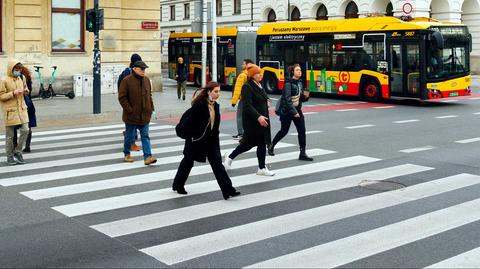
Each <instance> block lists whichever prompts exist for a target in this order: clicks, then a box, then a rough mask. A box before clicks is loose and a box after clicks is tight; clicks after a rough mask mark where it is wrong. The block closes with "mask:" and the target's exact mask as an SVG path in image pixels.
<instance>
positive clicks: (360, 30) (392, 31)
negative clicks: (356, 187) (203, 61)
mask: <svg viewBox="0 0 480 269" xmlns="http://www.w3.org/2000/svg"><path fill="white" fill-rule="evenodd" d="M229 29H230V35H228V36H227V35H223V36H221V35H220V34H219V40H222V39H223V40H222V41H223V42H226V44H227V47H226V48H227V53H226V54H224V53H219V54H218V55H219V57H218V62H219V63H223V65H220V64H219V65H218V70H219V71H218V73H219V76H220V74H222V75H223V77H222V79H218V81H220V82H222V83H225V84H227V85H231V82H232V81H234V79H235V77H236V74H237V73H238V72H239V65H241V61H242V60H243V59H244V58H251V59H252V60H254V61H255V62H256V63H257V64H258V65H259V66H260V67H261V68H262V72H263V74H264V81H263V83H264V86H265V89H266V90H267V92H269V93H275V92H277V91H281V90H282V89H283V86H284V83H285V78H286V77H288V74H286V70H287V68H288V66H290V65H292V64H295V63H298V64H300V65H301V66H302V69H303V70H304V72H303V80H304V81H306V86H307V88H308V90H309V91H312V92H320V93H325V94H333V95H351V96H359V97H361V98H363V99H366V100H368V101H378V100H380V99H389V98H397V97H398V98H416V99H422V100H427V99H436V98H444V97H453V96H464V95H469V94H470V52H471V49H472V37H471V35H470V34H469V32H468V28H467V27H466V26H464V25H462V24H454V23H443V22H440V21H437V20H433V19H429V18H416V19H410V20H409V21H404V20H400V19H398V18H394V17H370V18H360V19H345V20H331V21H304V22H275V23H268V24H264V25H262V26H260V27H259V28H258V30H256V31H254V32H253V33H254V35H253V36H252V35H251V34H250V35H248V36H241V35H240V33H241V32H243V31H235V30H232V29H237V28H229ZM252 31H253V30H252V29H250V33H252ZM219 33H221V31H220V28H219ZM188 34H191V35H196V36H198V37H197V38H199V37H200V36H201V35H200V34H199V33H197V34H192V33H184V34H183V35H188ZM178 35H180V34H172V36H171V38H170V39H171V40H170V43H169V44H170V45H172V47H171V50H169V53H170V51H171V52H172V57H171V58H169V60H172V61H169V62H170V64H171V66H172V70H173V68H174V66H173V64H174V59H175V57H178V56H180V55H189V53H190V52H191V51H192V50H190V51H185V50H183V51H180V50H178V49H177V46H178V44H179V40H178ZM172 38H173V39H172ZM252 39H254V40H252ZM200 41H201V38H200ZM193 43H194V44H196V43H195V42H193ZM194 46H195V45H194ZM179 48H180V47H179ZM198 48H200V49H201V43H198ZM229 49H230V50H229ZM218 50H219V52H222V51H223V49H222V46H219V48H218ZM197 51H201V50H199V49H195V52H197ZM173 52H175V54H173ZM229 53H230V54H229ZM197 55H198V59H200V58H201V54H197ZM209 55H210V53H209ZM220 55H222V56H220ZM223 55H226V56H223ZM229 56H230V58H228V57H229ZM169 57H170V56H169ZM189 57H190V56H189ZM193 58H194V57H192V59H193ZM227 62H229V64H226V63H227ZM189 63H190V66H191V67H190V72H191V76H193V77H192V79H193V78H194V77H195V70H196V69H195V68H193V69H192V63H193V62H192V61H190V62H189ZM227 69H228V70H229V72H227V71H226V70H227ZM192 72H193V73H192ZM227 74H228V76H227Z"/></svg>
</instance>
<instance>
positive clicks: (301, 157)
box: [298, 152, 313, 162]
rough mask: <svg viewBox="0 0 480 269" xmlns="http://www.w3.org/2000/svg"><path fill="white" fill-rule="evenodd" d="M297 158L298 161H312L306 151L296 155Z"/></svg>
mask: <svg viewBox="0 0 480 269" xmlns="http://www.w3.org/2000/svg"><path fill="white" fill-rule="evenodd" d="M298 159H299V160H300V161H309V162H312V161H313V158H312V157H309V156H308V155H307V153H305V152H302V153H300V156H298Z"/></svg>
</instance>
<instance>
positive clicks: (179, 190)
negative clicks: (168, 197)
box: [172, 186, 188, 194]
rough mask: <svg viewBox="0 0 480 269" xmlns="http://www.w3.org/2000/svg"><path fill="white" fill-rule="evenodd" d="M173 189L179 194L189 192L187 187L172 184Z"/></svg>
mask: <svg viewBox="0 0 480 269" xmlns="http://www.w3.org/2000/svg"><path fill="white" fill-rule="evenodd" d="M172 190H173V191H177V193H178V194H188V192H187V191H186V190H185V187H181V188H177V187H175V186H172Z"/></svg>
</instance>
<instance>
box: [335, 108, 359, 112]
mask: <svg viewBox="0 0 480 269" xmlns="http://www.w3.org/2000/svg"><path fill="white" fill-rule="evenodd" d="M356 110H359V109H358V108H350V109H337V110H335V111H337V112H348V111H356Z"/></svg>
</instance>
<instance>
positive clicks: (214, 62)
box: [212, 0, 217, 82]
mask: <svg viewBox="0 0 480 269" xmlns="http://www.w3.org/2000/svg"><path fill="white" fill-rule="evenodd" d="M212 81H215V82H216V81H217V5H216V3H215V1H214V0H212Z"/></svg>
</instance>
